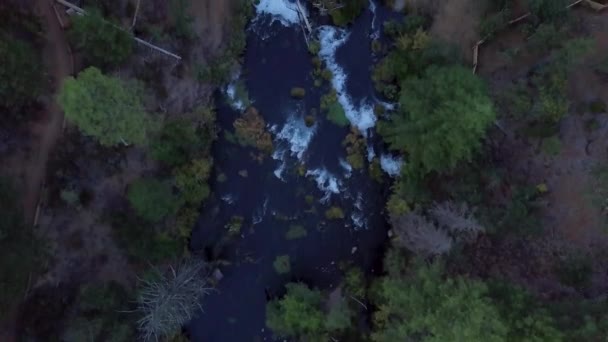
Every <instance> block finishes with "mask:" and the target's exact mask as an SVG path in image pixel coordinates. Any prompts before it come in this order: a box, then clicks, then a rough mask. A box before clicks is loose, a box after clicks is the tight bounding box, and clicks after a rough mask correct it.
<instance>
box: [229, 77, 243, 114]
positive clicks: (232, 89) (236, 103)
mask: <svg viewBox="0 0 608 342" xmlns="http://www.w3.org/2000/svg"><path fill="white" fill-rule="evenodd" d="M236 85H237V81H233V82H231V83H230V84H228V86H226V96H227V97H228V103H229V104H230V107H232V108H233V109H236V110H240V111H243V110H245V104H244V103H243V101H241V100H240V99H238V98H237V96H236Z"/></svg>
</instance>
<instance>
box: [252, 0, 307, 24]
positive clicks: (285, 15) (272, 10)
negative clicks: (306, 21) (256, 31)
mask: <svg viewBox="0 0 608 342" xmlns="http://www.w3.org/2000/svg"><path fill="white" fill-rule="evenodd" d="M296 8H297V5H296V4H295V2H291V1H289V0H260V2H259V3H258V4H257V5H256V6H255V9H256V11H257V13H258V16H257V17H256V18H255V19H254V21H257V20H258V18H260V17H261V16H262V15H264V14H266V15H270V16H272V22H274V21H276V20H278V21H279V22H281V24H283V25H284V26H291V25H297V24H298V23H299V21H300V19H299V17H298V11H297V10H296ZM304 10H306V9H304Z"/></svg>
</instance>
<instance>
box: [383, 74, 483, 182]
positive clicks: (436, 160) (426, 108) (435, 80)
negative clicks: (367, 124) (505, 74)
mask: <svg viewBox="0 0 608 342" xmlns="http://www.w3.org/2000/svg"><path fill="white" fill-rule="evenodd" d="M399 102H400V104H401V108H402V109H401V112H399V113H397V114H395V115H394V116H393V117H392V118H391V121H390V122H389V123H386V124H384V125H382V126H381V127H380V131H381V133H382V134H383V136H384V138H385V140H386V141H387V142H388V143H389V145H390V147H391V148H393V149H397V150H402V151H404V152H407V154H408V165H409V170H410V171H415V172H416V173H417V174H422V175H424V174H427V173H429V172H432V171H438V172H442V171H448V170H450V169H453V168H454V167H455V166H456V164H457V163H458V162H459V161H461V160H463V159H464V160H466V159H470V158H471V156H472V154H473V152H474V151H475V149H476V148H477V147H478V146H479V144H480V140H481V138H482V137H483V136H484V134H485V131H486V128H487V127H488V125H489V124H490V123H491V122H492V121H493V120H494V117H495V114H494V110H493V106H492V102H491V101H490V99H489V98H488V96H487V94H486V90H485V87H484V85H483V83H482V81H481V80H480V79H478V78H477V77H476V76H475V75H474V74H472V73H471V71H470V70H468V69H466V68H463V67H460V66H446V67H430V68H428V69H427V70H426V72H425V73H424V75H423V76H422V77H413V78H408V79H406V80H405V81H404V82H403V84H402V86H401V95H400V101H399Z"/></svg>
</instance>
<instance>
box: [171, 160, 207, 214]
mask: <svg viewBox="0 0 608 342" xmlns="http://www.w3.org/2000/svg"><path fill="white" fill-rule="evenodd" d="M212 166H213V161H212V160H210V159H194V160H192V161H191V162H190V163H188V164H186V165H184V166H182V167H180V168H178V169H175V170H174V172H173V174H174V177H175V186H176V187H177V189H179V191H180V197H181V199H182V200H184V201H185V202H186V203H187V204H190V205H194V206H198V205H200V204H201V202H202V201H203V200H205V199H207V197H209V193H210V190H209V185H208V184H207V180H208V179H209V176H210V175H211V168H212Z"/></svg>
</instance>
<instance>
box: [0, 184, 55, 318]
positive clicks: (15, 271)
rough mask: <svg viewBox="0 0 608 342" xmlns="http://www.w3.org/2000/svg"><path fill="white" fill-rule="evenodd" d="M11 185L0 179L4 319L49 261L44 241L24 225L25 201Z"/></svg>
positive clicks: (0, 281)
mask: <svg viewBox="0 0 608 342" xmlns="http://www.w3.org/2000/svg"><path fill="white" fill-rule="evenodd" d="M11 184H12V183H11V182H10V181H9V180H8V179H4V178H0V205H1V207H2V213H3V217H2V220H0V249H1V250H2V257H1V258H0V319H3V318H5V315H7V314H8V313H9V312H10V311H11V309H14V307H13V306H14V305H15V304H17V303H19V302H20V301H21V300H22V299H23V298H24V295H25V292H26V291H27V290H28V289H29V287H30V286H31V285H32V281H33V280H34V279H35V277H36V276H37V275H38V274H39V273H40V272H42V271H43V269H44V265H45V260H46V259H47V255H46V248H45V246H44V243H43V241H41V240H40V239H39V238H38V237H37V236H35V235H34V232H33V230H32V228H31V226H29V225H26V224H25V223H24V222H23V213H22V211H21V207H20V204H21V201H20V200H19V196H18V193H17V192H16V190H15V189H14V188H13V186H12V185H11Z"/></svg>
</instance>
